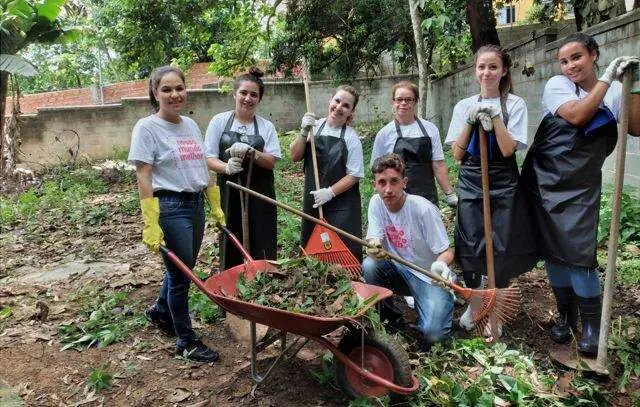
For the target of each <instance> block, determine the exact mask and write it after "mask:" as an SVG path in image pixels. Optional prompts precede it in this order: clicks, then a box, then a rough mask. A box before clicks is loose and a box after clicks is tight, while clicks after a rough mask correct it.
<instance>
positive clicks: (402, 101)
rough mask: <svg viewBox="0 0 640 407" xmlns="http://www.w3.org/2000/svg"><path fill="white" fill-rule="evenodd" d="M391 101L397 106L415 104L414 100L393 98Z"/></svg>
mask: <svg viewBox="0 0 640 407" xmlns="http://www.w3.org/2000/svg"><path fill="white" fill-rule="evenodd" d="M393 101H394V102H396V103H398V104H402V103H406V104H408V105H410V104H411V103H413V102H415V101H416V100H415V99H414V98H393Z"/></svg>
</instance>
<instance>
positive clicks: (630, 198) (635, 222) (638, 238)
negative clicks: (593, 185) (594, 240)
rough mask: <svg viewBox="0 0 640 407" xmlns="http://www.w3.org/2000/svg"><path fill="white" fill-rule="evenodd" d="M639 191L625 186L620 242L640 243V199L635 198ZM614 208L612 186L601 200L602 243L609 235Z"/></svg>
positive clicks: (600, 241)
mask: <svg viewBox="0 0 640 407" xmlns="http://www.w3.org/2000/svg"><path fill="white" fill-rule="evenodd" d="M635 194H637V191H635V190H631V189H630V188H625V189H624V190H623V191H622V199H621V207H620V236H619V237H618V243H619V244H627V243H635V244H640V201H638V199H636V198H635V196H634V195H635ZM612 210H613V194H612V192H611V188H608V189H606V190H605V192H604V193H603V194H602V199H601V201H600V219H599V222H598V243H600V244H602V243H604V242H605V241H606V239H607V238H608V237H609V228H610V227H611V212H612Z"/></svg>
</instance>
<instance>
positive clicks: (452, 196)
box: [444, 189, 458, 208]
mask: <svg viewBox="0 0 640 407" xmlns="http://www.w3.org/2000/svg"><path fill="white" fill-rule="evenodd" d="M444 200H445V202H447V205H449V206H450V207H451V208H457V207H458V195H456V191H454V190H453V189H452V190H451V192H449V193H448V194H444Z"/></svg>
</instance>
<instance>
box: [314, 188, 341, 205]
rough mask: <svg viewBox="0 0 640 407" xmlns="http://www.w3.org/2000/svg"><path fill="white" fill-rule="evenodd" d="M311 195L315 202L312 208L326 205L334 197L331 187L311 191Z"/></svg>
mask: <svg viewBox="0 0 640 407" xmlns="http://www.w3.org/2000/svg"><path fill="white" fill-rule="evenodd" d="M311 195H313V200H314V201H315V204H314V205H313V207H314V208H317V207H318V206H322V205H324V204H326V203H327V202H329V201H330V200H332V199H333V198H334V197H335V196H336V194H334V193H333V190H332V189H331V187H329V188H320V189H317V190H315V191H311Z"/></svg>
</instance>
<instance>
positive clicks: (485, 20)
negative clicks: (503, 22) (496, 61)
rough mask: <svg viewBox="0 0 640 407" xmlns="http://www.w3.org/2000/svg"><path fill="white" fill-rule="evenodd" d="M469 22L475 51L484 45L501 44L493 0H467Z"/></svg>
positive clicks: (472, 45) (472, 46)
mask: <svg viewBox="0 0 640 407" xmlns="http://www.w3.org/2000/svg"><path fill="white" fill-rule="evenodd" d="M467 23H468V24H469V30H470V31H471V41H472V43H471V48H472V50H473V52H474V53H475V52H476V51H477V50H478V48H480V47H481V46H483V45H487V44H495V45H500V38H498V31H497V30H496V16H495V14H494V13H493V4H492V1H491V0H467Z"/></svg>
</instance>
